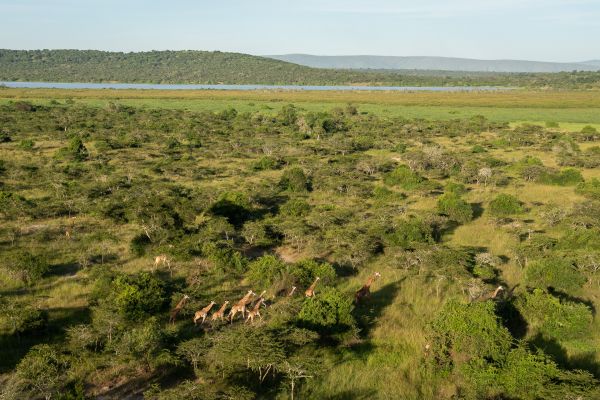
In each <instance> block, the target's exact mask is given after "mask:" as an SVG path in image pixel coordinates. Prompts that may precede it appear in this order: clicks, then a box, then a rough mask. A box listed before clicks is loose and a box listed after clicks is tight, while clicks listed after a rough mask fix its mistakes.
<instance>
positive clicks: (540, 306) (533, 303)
mask: <svg viewBox="0 0 600 400" xmlns="http://www.w3.org/2000/svg"><path fill="white" fill-rule="evenodd" d="M515 306H516V308H517V309H518V310H519V311H520V312H521V314H522V315H523V317H524V318H525V320H526V321H527V323H528V325H529V331H530V332H532V333H536V332H537V333H540V334H542V335H544V336H546V337H548V338H552V339H556V340H559V341H562V340H571V339H577V338H581V337H584V336H586V335H588V334H589V328H590V324H591V323H592V318H593V317H592V311H591V310H590V309H589V308H588V307H587V306H586V305H584V304H581V303H575V302H571V301H562V302H561V301H560V300H559V299H558V298H556V297H554V296H552V295H550V294H547V293H545V292H544V291H543V290H541V289H534V290H533V292H531V293H524V294H523V295H521V296H520V297H518V298H517V300H516V301H515Z"/></svg>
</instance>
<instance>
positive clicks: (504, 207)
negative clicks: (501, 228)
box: [490, 194, 524, 218]
mask: <svg viewBox="0 0 600 400" xmlns="http://www.w3.org/2000/svg"><path fill="white" fill-rule="evenodd" d="M523 211H524V210H523V205H522V204H521V202H520V201H519V199H517V198H516V197H514V196H512V195H510V194H499V195H498V196H496V198H495V199H494V200H492V201H491V202H490V214H492V215H493V216H494V217H498V218H506V217H511V216H514V215H517V214H521V213H522V212H523Z"/></svg>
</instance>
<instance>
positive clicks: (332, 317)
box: [298, 287, 355, 333]
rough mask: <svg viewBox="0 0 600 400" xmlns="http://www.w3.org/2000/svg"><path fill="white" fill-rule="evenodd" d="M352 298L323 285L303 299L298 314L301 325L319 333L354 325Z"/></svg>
mask: <svg viewBox="0 0 600 400" xmlns="http://www.w3.org/2000/svg"><path fill="white" fill-rule="evenodd" d="M352 309H353V306H352V300H351V298H350V297H349V296H347V295H345V294H343V293H341V292H340V291H338V290H337V289H335V288H331V287H324V288H323V289H322V290H321V291H320V292H318V293H317V294H316V295H315V296H314V297H310V298H307V299H305V300H304V304H303V305H302V309H301V310H300V313H299V314H298V321H299V323H300V324H301V325H302V326H305V327H307V328H309V329H312V330H316V331H317V332H320V333H340V332H344V331H347V330H350V329H352V328H353V327H354V326H355V321H354V317H352Z"/></svg>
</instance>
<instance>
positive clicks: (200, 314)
mask: <svg viewBox="0 0 600 400" xmlns="http://www.w3.org/2000/svg"><path fill="white" fill-rule="evenodd" d="M215 304H217V303H215V302H214V301H211V302H210V304H209V305H207V306H206V307H204V308H203V309H202V310H200V311H196V314H194V325H196V324H197V323H198V320H199V319H200V318H202V322H200V325H202V324H203V323H204V320H205V319H206V316H207V315H208V312H209V311H210V309H211V308H212V306H214V305H215Z"/></svg>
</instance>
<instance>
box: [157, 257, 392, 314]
mask: <svg viewBox="0 0 600 400" xmlns="http://www.w3.org/2000/svg"><path fill="white" fill-rule="evenodd" d="M167 260H168V259H167V257H166V256H164V255H161V256H157V257H156V258H155V260H154V263H155V266H158V264H161V263H163V264H165V263H167V262H168V261H167ZM380 276H381V274H380V273H379V272H375V273H374V274H372V275H371V276H370V277H369V279H368V280H367V282H366V283H365V284H364V285H363V286H362V287H361V288H360V289H359V290H357V291H356V293H355V294H354V301H355V303H357V304H358V303H359V302H360V301H361V300H363V299H365V298H368V297H369V296H370V295H371V290H370V288H371V285H372V284H373V282H374V281H375V279H377V278H378V277H380ZM320 279H321V278H319V277H318V276H317V277H316V278H315V280H314V281H313V283H312V284H311V285H310V286H309V287H308V289H306V290H305V291H304V296H305V297H307V298H312V297H315V289H316V287H317V284H318V283H319V281H320ZM295 292H296V286H292V287H291V289H290V290H289V292H288V293H287V294H286V297H293V296H294V293H295ZM265 293H267V291H266V290H265V291H263V292H262V293H261V294H260V295H258V298H257V299H256V300H254V298H255V297H256V296H257V295H256V293H254V292H253V291H252V290H248V292H247V293H246V294H245V295H244V297H242V298H241V299H240V300H239V301H238V302H237V303H235V304H234V305H233V306H232V307H231V309H230V310H229V313H228V314H227V317H225V310H226V309H227V306H228V305H229V300H227V301H225V302H224V303H223V305H221V307H220V308H219V309H218V310H217V311H215V312H213V313H212V315H211V316H210V319H211V321H213V322H214V321H225V318H227V320H228V321H229V322H230V323H233V321H234V319H235V316H236V315H237V314H238V313H241V314H242V319H243V320H245V323H254V318H256V317H259V318H260V319H261V320H262V315H260V307H261V306H263V305H264V304H265V297H264V296H265ZM189 299H190V296H188V295H187V294H186V295H184V296H183V298H182V299H181V300H180V301H179V303H177V305H176V306H175V308H173V310H171V315H170V318H169V322H170V323H175V319H176V318H177V315H178V314H179V312H180V311H181V310H182V309H183V308H184V307H185V305H186V303H187V301H188V300H189ZM253 302H254V304H253V305H252V303H253ZM215 304H216V303H215V302H214V301H211V302H210V303H209V304H208V305H207V306H206V307H204V308H202V309H201V310H198V311H196V312H195V313H194V318H193V321H194V324H195V325H197V324H200V325H202V324H204V322H205V321H206V319H207V317H208V314H209V313H210V310H211V309H212V308H213V306H214V305H215ZM250 305H252V308H251V309H250V310H246V308H247V307H248V306H250Z"/></svg>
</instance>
